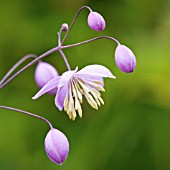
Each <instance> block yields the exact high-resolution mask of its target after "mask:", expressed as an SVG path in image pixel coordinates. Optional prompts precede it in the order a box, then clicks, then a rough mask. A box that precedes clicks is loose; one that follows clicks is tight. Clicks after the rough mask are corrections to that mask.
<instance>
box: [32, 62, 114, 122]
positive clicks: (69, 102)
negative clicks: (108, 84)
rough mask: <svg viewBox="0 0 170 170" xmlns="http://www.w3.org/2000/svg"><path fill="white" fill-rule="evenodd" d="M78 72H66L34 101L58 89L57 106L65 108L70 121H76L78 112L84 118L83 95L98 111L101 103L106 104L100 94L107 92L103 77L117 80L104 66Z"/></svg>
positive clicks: (45, 87)
mask: <svg viewBox="0 0 170 170" xmlns="http://www.w3.org/2000/svg"><path fill="white" fill-rule="evenodd" d="M77 70H78V68H76V69H75V70H73V71H66V72H65V73H63V74H62V76H60V77H56V78H54V79H52V80H51V81H49V82H48V83H47V84H46V85H45V86H44V87H43V88H42V89H41V90H40V91H39V92H38V93H37V94H36V95H35V96H34V97H33V99H37V98H38V97H40V96H41V95H43V94H44V93H47V92H48V91H50V90H51V89H53V88H56V87H57V93H56V97H55V105H56V106H57V107H58V109H59V110H62V109H63V108H64V110H65V111H66V112H67V114H68V115H69V117H70V119H72V120H75V118H76V112H78V114H79V116H80V117H82V108H81V104H82V102H83V95H84V96H85V98H86V99H87V102H88V103H89V104H90V105H91V106H92V107H93V108H94V109H98V106H100V105H101V103H102V104H104V101H103V99H102V98H101V94H100V92H99V91H105V90H104V88H103V86H104V83H103V78H102V77H109V78H115V76H113V75H112V73H111V72H110V71H109V70H108V69H107V68H106V67H104V66H102V65H89V66H86V67H85V68H83V69H81V70H80V71H77Z"/></svg>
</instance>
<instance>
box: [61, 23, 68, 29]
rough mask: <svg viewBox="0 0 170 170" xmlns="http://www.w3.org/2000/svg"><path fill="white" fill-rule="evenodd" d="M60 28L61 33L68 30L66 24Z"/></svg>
mask: <svg viewBox="0 0 170 170" xmlns="http://www.w3.org/2000/svg"><path fill="white" fill-rule="evenodd" d="M61 28H62V30H63V31H67V30H68V24H66V23H64V24H62V26H61Z"/></svg>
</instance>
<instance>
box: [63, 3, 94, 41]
mask: <svg viewBox="0 0 170 170" xmlns="http://www.w3.org/2000/svg"><path fill="white" fill-rule="evenodd" d="M84 8H86V9H88V10H89V11H90V12H91V11H92V10H91V8H90V7H88V6H83V7H81V8H80V9H79V10H78V12H77V14H76V15H75V17H74V19H73V21H72V23H71V25H70V27H69V29H68V30H67V32H66V34H65V36H64V38H63V40H62V42H61V44H63V43H64V41H65V40H66V38H67V36H68V34H69V33H70V31H71V29H72V27H73V25H74V23H75V21H76V19H77V17H78V16H79V14H80V12H81V11H82V10H83V9H84Z"/></svg>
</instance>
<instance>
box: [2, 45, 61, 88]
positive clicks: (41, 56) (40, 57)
mask: <svg viewBox="0 0 170 170" xmlns="http://www.w3.org/2000/svg"><path fill="white" fill-rule="evenodd" d="M58 49H59V47H58V46H57V47H55V48H52V49H51V50H49V51H47V52H45V53H44V54H42V55H40V56H39V57H37V58H36V59H34V60H33V61H31V62H30V63H28V64H27V65H26V66H24V67H23V68H22V69H21V70H19V71H18V72H16V73H15V74H14V75H13V76H11V77H10V78H9V79H8V80H7V81H6V82H5V83H4V84H2V85H1V86H0V90H1V89H2V88H3V87H4V86H6V85H7V84H8V83H9V82H10V81H11V80H13V79H14V78H15V77H17V76H18V75H19V74H20V73H22V72H23V71H24V70H26V69H27V68H29V67H31V66H32V65H33V64H34V63H36V62H38V61H39V60H40V59H42V58H44V57H46V56H47V55H49V54H51V53H53V52H55V51H58Z"/></svg>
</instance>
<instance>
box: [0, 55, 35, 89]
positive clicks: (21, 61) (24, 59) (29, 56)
mask: <svg viewBox="0 0 170 170" xmlns="http://www.w3.org/2000/svg"><path fill="white" fill-rule="evenodd" d="M36 57H37V56H36V55H35V54H28V55H26V56H24V57H23V58H21V59H20V60H19V61H18V62H17V63H16V64H15V65H14V66H13V67H12V68H11V69H10V70H9V71H8V72H7V73H6V75H5V76H4V77H3V78H2V80H1V81H0V86H1V85H2V84H3V83H4V81H5V80H6V79H7V78H8V77H9V76H10V75H11V74H12V72H13V71H14V70H15V69H16V68H17V67H19V66H20V65H21V64H22V63H23V62H25V61H26V60H28V59H30V58H36Z"/></svg>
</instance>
